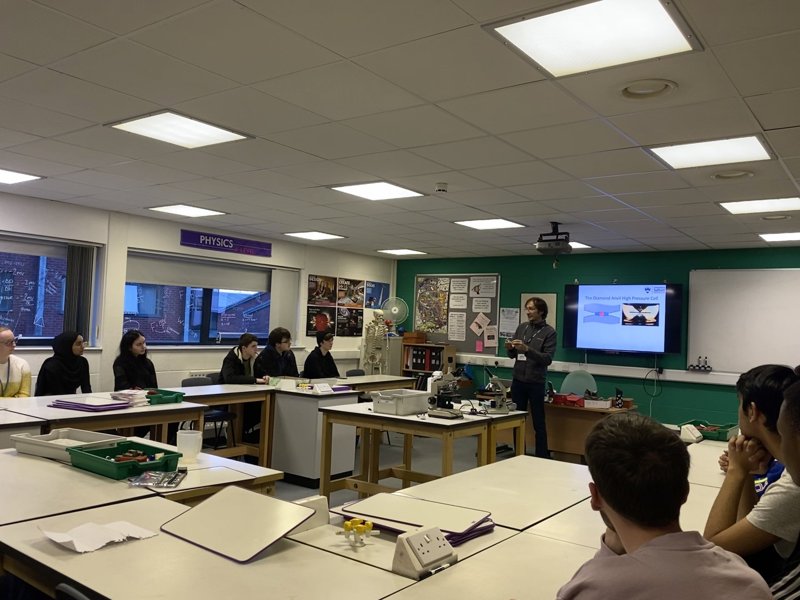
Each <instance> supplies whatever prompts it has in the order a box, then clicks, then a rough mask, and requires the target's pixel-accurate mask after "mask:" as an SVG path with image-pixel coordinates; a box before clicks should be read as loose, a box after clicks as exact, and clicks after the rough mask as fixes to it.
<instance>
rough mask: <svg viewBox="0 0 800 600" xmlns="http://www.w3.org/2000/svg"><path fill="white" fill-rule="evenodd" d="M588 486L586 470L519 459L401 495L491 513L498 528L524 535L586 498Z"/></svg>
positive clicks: (406, 491) (544, 461)
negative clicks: (523, 533) (514, 530)
mask: <svg viewBox="0 0 800 600" xmlns="http://www.w3.org/2000/svg"><path fill="white" fill-rule="evenodd" d="M589 481H591V476H590V475H589V469H588V467H586V466H585V465H577V464H574V463H566V462H559V461H555V460H547V459H543V458H535V457H533V456H515V457H514V458H509V459H507V460H501V461H500V462H496V463H493V464H490V465H486V466H484V467H479V468H477V469H470V470H469V471H463V472H461V473H456V474H455V475H450V476H449V477H445V478H442V479H437V480H435V481H430V482H428V483H423V484H420V485H415V486H412V487H410V488H405V489H403V490H402V491H401V492H398V493H402V494H405V495H408V496H414V497H415V498H423V499H425V500H434V501H436V502H444V503H445V504H457V505H460V506H466V507H468V508H477V509H481V510H487V511H489V512H490V513H491V514H492V520H493V521H494V522H495V523H497V524H498V525H501V526H503V527H509V528H511V529H517V530H522V529H526V528H528V527H530V526H531V525H534V524H536V523H538V522H539V521H542V520H543V519H547V518H549V517H551V516H552V515H554V514H556V513H558V512H559V511H561V510H563V509H565V508H567V507H569V506H572V505H573V504H576V503H578V502H581V501H582V500H585V499H586V498H588V497H589Z"/></svg>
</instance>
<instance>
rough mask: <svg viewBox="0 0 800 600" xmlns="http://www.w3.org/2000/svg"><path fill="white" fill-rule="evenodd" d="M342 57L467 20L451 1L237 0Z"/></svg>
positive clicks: (425, 34)
mask: <svg viewBox="0 0 800 600" xmlns="http://www.w3.org/2000/svg"><path fill="white" fill-rule="evenodd" d="M241 2H242V4H245V5H247V6H249V7H251V8H252V9H253V10H256V11H258V12H260V13H261V14H263V15H266V16H267V17H268V18H270V19H271V20H273V21H275V22H277V23H281V24H283V25H285V26H287V27H288V28H289V29H292V30H293V31H296V32H298V33H300V34H301V35H303V36H306V37H307V38H309V39H312V40H315V41H316V42H317V43H318V44H321V45H323V46H325V47H326V48H329V49H330V50H332V51H333V52H336V53H338V54H341V55H342V56H355V55H358V54H363V53H365V52H371V51H373V50H377V49H380V48H386V47H389V46H395V45H397V44H402V43H403V42H408V41H411V40H415V39H419V38H425V37H428V36H431V35H435V34H437V33H440V32H442V31H448V30H450V29H455V28H457V27H462V26H464V25H468V24H470V23H471V22H472V21H471V19H470V18H469V17H468V16H467V15H465V14H464V13H463V12H462V11H460V10H458V8H456V7H455V6H454V5H452V4H451V3H450V2H431V1H430V0H405V1H404V2H402V3H401V4H398V3H397V2H395V1H394V0H339V1H338V2H336V3H331V2H326V1H324V0H322V1H320V0H279V1H277V2H276V1H275V0H241Z"/></svg>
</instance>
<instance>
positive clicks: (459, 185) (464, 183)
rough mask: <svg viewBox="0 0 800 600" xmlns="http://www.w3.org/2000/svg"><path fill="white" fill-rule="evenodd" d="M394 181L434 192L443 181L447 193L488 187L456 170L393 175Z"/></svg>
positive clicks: (408, 186)
mask: <svg viewBox="0 0 800 600" xmlns="http://www.w3.org/2000/svg"><path fill="white" fill-rule="evenodd" d="M394 183H396V184H397V185H402V186H403V187H407V188H410V189H412V190H420V191H425V192H430V193H433V192H434V190H435V189H436V187H437V186H438V184H440V183H445V184H447V189H448V192H447V194H452V193H457V192H464V191H468V190H479V189H486V188H488V187H489V185H488V184H487V183H485V182H483V181H480V180H479V179H475V178H474V177H470V176H468V175H465V174H464V173H459V172H458V171H443V172H441V173H433V174H429V175H415V176H414V177H395V178H394Z"/></svg>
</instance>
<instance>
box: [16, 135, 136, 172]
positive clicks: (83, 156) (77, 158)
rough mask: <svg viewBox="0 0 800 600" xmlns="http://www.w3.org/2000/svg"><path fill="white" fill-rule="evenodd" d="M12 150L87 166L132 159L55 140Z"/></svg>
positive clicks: (34, 143)
mask: <svg viewBox="0 0 800 600" xmlns="http://www.w3.org/2000/svg"><path fill="white" fill-rule="evenodd" d="M10 150H11V151H12V152H15V153H17V154H23V155H25V156H35V157H36V158H42V159H45V160H51V161H55V162H59V163H63V164H66V165H75V166H78V167H86V168H92V167H100V166H103V165H111V164H114V163H117V162H123V161H128V160H130V159H128V158H126V157H124V156H118V155H115V154H109V153H107V152H98V151H96V150H89V149H88V148H82V147H80V146H74V145H72V144H65V143H63V142H58V141H55V140H38V141H34V142H29V143H27V144H20V145H17V146H14V147H13V148H11V149H10Z"/></svg>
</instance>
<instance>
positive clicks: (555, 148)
mask: <svg viewBox="0 0 800 600" xmlns="http://www.w3.org/2000/svg"><path fill="white" fill-rule="evenodd" d="M500 137H501V138H502V139H504V140H505V141H507V142H508V143H509V144H513V145H515V146H517V147H518V148H522V149H523V150H525V151H526V152H529V153H530V154H532V155H534V156H536V157H537V158H555V157H558V156H572V155H576V154H585V153H587V152H601V151H603V150H615V149H618V148H628V147H630V146H633V145H635V144H634V143H633V142H632V141H631V140H630V139H629V138H626V137H625V136H624V135H623V134H621V133H620V132H619V131H617V130H616V129H614V128H613V127H611V126H609V125H608V124H607V123H605V122H604V121H602V120H600V119H594V120H591V121H580V122H578V123H569V124H567V125H556V126H553V127H542V128H541V129H529V130H527V131H518V132H515V133H508V134H505V135H501V136H500Z"/></svg>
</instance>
